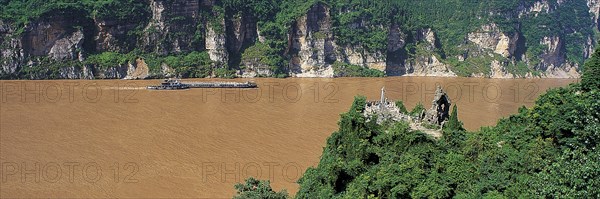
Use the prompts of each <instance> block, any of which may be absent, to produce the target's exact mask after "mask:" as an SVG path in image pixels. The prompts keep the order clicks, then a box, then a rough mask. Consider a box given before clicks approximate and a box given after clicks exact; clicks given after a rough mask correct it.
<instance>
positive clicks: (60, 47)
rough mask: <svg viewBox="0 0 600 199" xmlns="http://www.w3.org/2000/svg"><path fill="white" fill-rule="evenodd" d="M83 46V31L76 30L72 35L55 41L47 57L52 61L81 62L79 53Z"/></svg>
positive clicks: (81, 58)
mask: <svg viewBox="0 0 600 199" xmlns="http://www.w3.org/2000/svg"><path fill="white" fill-rule="evenodd" d="M82 45H83V31H81V30H77V31H76V32H74V33H73V34H71V35H69V36H67V37H64V38H62V39H59V40H56V42H54V45H53V46H52V48H50V52H49V53H48V55H49V56H50V57H52V59H54V60H66V59H78V60H81V61H83V57H81V56H80V55H81V52H79V50H81V49H82Z"/></svg>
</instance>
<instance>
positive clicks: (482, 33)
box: [467, 23, 519, 57]
mask: <svg viewBox="0 0 600 199" xmlns="http://www.w3.org/2000/svg"><path fill="white" fill-rule="evenodd" d="M467 39H468V40H469V41H471V42H473V43H475V44H476V45H477V46H479V47H480V48H482V49H488V50H492V51H493V52H494V53H496V54H500V55H502V56H503V57H510V56H512V55H513V54H514V52H515V50H516V48H517V40H518V39H519V36H518V35H516V34H515V36H513V37H509V36H508V35H506V34H504V33H502V32H500V29H499V28H498V26H497V25H496V24H493V23H492V24H488V25H483V26H482V27H481V30H479V31H477V32H473V33H469V34H468V35H467Z"/></svg>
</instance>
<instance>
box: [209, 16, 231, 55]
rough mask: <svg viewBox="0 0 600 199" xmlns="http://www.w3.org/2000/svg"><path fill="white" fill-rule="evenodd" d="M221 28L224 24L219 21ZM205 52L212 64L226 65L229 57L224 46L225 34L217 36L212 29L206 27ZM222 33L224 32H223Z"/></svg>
mask: <svg viewBox="0 0 600 199" xmlns="http://www.w3.org/2000/svg"><path fill="white" fill-rule="evenodd" d="M221 23H222V26H221V27H225V22H224V21H221ZM206 29H207V30H206V42H205V46H206V50H208V56H209V57H210V60H212V61H214V62H220V63H227V61H228V59H229V55H228V53H227V47H226V46H225V34H217V33H216V32H215V30H214V27H212V26H210V25H207V28H206ZM223 31H224V30H223Z"/></svg>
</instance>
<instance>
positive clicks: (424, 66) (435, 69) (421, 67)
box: [406, 55, 456, 77]
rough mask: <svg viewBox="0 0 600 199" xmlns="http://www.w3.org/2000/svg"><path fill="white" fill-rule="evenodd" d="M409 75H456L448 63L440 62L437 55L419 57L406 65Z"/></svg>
mask: <svg viewBox="0 0 600 199" xmlns="http://www.w3.org/2000/svg"><path fill="white" fill-rule="evenodd" d="M406 71H407V74H406V75H407V76H437V77H455V76H456V74H455V73H454V72H452V71H451V70H450V68H449V67H448V65H446V64H444V63H442V62H440V61H439V60H438V58H437V57H436V56H435V55H431V56H430V57H418V58H416V59H415V60H412V61H411V62H410V63H409V64H407V65H406Z"/></svg>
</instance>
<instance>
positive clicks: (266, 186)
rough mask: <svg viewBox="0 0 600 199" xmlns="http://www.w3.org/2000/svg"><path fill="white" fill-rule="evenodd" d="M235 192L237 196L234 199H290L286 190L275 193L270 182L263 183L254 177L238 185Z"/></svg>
mask: <svg viewBox="0 0 600 199" xmlns="http://www.w3.org/2000/svg"><path fill="white" fill-rule="evenodd" d="M235 190H236V192H237V195H236V196H234V197H233V198H234V199H257V198H265V199H286V198H288V197H289V196H288V193H287V192H286V191H285V190H284V191H280V192H275V191H273V189H272V188H271V184H270V182H269V181H268V180H266V181H262V180H257V179H254V178H252V177H250V178H248V179H246V182H245V183H244V184H242V183H238V184H236V185H235Z"/></svg>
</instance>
